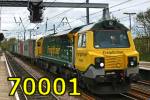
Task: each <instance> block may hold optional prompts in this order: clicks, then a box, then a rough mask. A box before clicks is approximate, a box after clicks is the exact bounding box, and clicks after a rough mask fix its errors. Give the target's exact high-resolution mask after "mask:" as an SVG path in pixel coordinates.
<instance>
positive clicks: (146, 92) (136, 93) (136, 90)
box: [121, 80, 150, 100]
mask: <svg viewBox="0 0 150 100" xmlns="http://www.w3.org/2000/svg"><path fill="white" fill-rule="evenodd" d="M121 95H123V96H126V97H127V98H130V99H132V100H149V99H150V81H145V80H143V81H138V82H136V83H133V84H132V85H131V90H130V91H129V92H128V93H126V94H121Z"/></svg>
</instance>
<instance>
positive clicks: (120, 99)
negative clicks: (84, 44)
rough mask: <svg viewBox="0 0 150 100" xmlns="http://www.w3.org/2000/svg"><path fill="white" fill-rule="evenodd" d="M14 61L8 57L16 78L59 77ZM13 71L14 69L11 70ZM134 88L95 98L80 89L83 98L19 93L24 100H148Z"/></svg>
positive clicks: (143, 82) (140, 82) (144, 82)
mask: <svg viewBox="0 0 150 100" xmlns="http://www.w3.org/2000/svg"><path fill="white" fill-rule="evenodd" d="M13 59H15V60H17V59H16V58H15V57H14V58H11V57H8V56H7V60H8V61H9V63H10V64H9V65H11V67H13V66H15V70H14V72H16V71H17V72H18V73H16V76H19V77H20V76H22V77H23V78H24V77H33V78H34V79H36V80H38V79H40V78H41V77H48V78H49V79H54V78H56V77H57V76H56V75H53V74H51V73H45V72H43V71H42V72H43V73H42V74H41V73H39V72H38V71H37V72H36V71H34V70H36V69H34V68H33V67H32V68H31V66H30V65H27V64H25V63H23V62H21V60H20V61H19V60H18V61H17V62H19V63H17V62H16V61H15V60H13ZM16 63H17V64H16ZM22 67H24V68H22ZM36 68H37V67H36ZM11 69H13V68H11ZM19 72H22V73H21V74H20V73H19ZM24 73H25V74H24ZM136 84H138V83H136ZM139 84H142V85H143V84H149V83H147V82H146V81H139ZM68 85H69V84H68ZM44 87H45V86H44ZM132 88H134V89H132V91H130V92H129V93H126V94H120V95H115V96H97V95H96V96H95V95H92V94H90V93H88V92H85V91H83V90H82V89H78V91H79V92H80V93H81V96H69V95H67V93H65V94H64V95H63V96H55V95H54V94H53V93H52V94H51V95H48V96H41V95H39V94H38V93H37V94H36V95H34V96H26V95H25V94H22V91H23V90H22V87H20V89H19V90H18V91H19V94H20V96H21V98H25V99H24V100H34V98H37V99H42V100H58V99H59V100H65V99H66V100H67V99H68V98H69V99H70V100H147V99H146V98H142V97H138V96H137V89H136V91H135V87H132ZM69 90H70V87H69V86H67V92H68V91H69ZM38 96H39V97H38ZM140 96H142V95H141V94H140ZM37 99H36V100H37ZM21 100H22V99H21Z"/></svg>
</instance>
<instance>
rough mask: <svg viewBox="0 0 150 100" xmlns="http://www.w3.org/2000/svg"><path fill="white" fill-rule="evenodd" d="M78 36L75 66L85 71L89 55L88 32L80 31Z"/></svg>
mask: <svg viewBox="0 0 150 100" xmlns="http://www.w3.org/2000/svg"><path fill="white" fill-rule="evenodd" d="M76 38H77V39H76V50H75V67H76V68H77V69H78V70H80V71H84V70H85V66H86V65H87V64H86V63H87V55H88V51H87V34H86V33H85V32H84V33H79V34H78V36H77V37H76Z"/></svg>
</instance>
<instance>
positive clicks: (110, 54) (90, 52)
mask: <svg viewBox="0 0 150 100" xmlns="http://www.w3.org/2000/svg"><path fill="white" fill-rule="evenodd" d="M82 34H85V35H86V36H85V38H86V41H85V42H86V43H84V45H85V46H84V47H79V44H78V42H79V38H80V36H79V35H82ZM127 36H128V40H129V44H130V46H129V47H128V48H95V47H94V32H93V31H86V32H83V33H78V35H77V36H75V41H76V42H75V48H76V49H75V51H76V52H75V67H76V68H77V69H78V70H79V71H81V72H83V73H85V76H87V77H89V78H95V77H96V76H99V75H106V73H107V72H111V71H112V72H113V71H117V70H121V71H127V72H126V73H127V76H129V75H130V74H131V73H134V72H135V73H138V67H137V66H136V67H131V68H129V67H128V66H129V57H135V58H137V63H139V54H138V52H137V51H136V50H135V46H134V42H133V39H132V37H131V33H130V32H128V33H127ZM96 58H103V59H104V68H98V70H97V69H96V68H95V69H93V68H90V67H91V66H93V67H94V66H95V65H96V63H95V59H96ZM99 67H100V66H99ZM88 70H92V71H89V72H88ZM128 70H129V71H128ZM86 73H88V74H86ZM91 73H93V74H94V75H92V74H91ZM90 75H92V76H90Z"/></svg>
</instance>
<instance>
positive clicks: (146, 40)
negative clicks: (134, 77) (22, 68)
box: [134, 37, 150, 54]
mask: <svg viewBox="0 0 150 100" xmlns="http://www.w3.org/2000/svg"><path fill="white" fill-rule="evenodd" d="M134 43H135V46H136V49H137V50H138V51H139V52H140V54H150V37H137V38H135V39H134Z"/></svg>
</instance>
